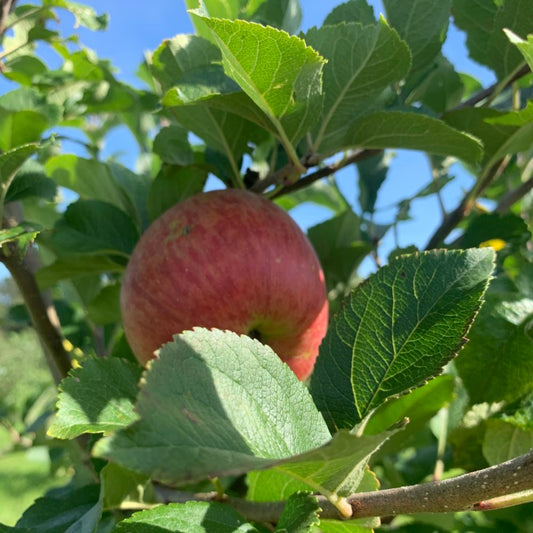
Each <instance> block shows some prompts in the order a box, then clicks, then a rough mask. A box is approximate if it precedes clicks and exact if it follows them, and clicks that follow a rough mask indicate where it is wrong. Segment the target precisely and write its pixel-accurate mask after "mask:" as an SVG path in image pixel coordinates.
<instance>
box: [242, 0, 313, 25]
mask: <svg viewBox="0 0 533 533" xmlns="http://www.w3.org/2000/svg"><path fill="white" fill-rule="evenodd" d="M250 20H251V21H252V22H257V23H259V24H262V25H263V26H274V27H275V28H279V29H280V30H285V31H286V32H287V33H296V32H297V31H298V28H299V27H300V24H301V22H302V9H301V7H300V2H299V0H265V1H263V2H262V3H261V5H260V6H259V7H258V8H257V10H256V11H254V12H253V15H252V17H251V19H250Z"/></svg>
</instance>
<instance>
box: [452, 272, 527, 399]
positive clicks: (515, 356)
mask: <svg viewBox="0 0 533 533" xmlns="http://www.w3.org/2000/svg"><path fill="white" fill-rule="evenodd" d="M526 272H527V271H526ZM502 285H503V286H502ZM532 319H533V299H532V296H531V295H527V294H524V293H523V292H522V291H520V290H519V289H518V287H516V286H515V285H514V284H513V283H511V282H510V281H508V280H506V279H505V278H503V277H501V278H497V279H496V280H495V281H494V282H493V285H492V287H491V288H490V290H489V291H488V292H487V302H486V303H485V305H484V306H483V308H482V310H481V312H480V313H479V316H478V317H477V320H476V322H475V324H474V326H473V327H472V330H471V331H470V334H469V338H470V342H469V343H468V344H467V345H466V346H465V349H464V350H463V351H462V352H461V354H460V356H459V357H458V358H457V361H456V365H457V370H458V371H459V375H460V377H461V379H462V380H463V384H464V386H465V387H466V390H467V391H468V394H469V396H470V400H471V402H472V403H481V402H498V401H506V402H512V401H514V400H517V399H518V398H520V396H522V395H523V394H525V393H527V392H529V391H530V390H531V389H532V388H533V357H531V354H532V353H533V340H532V338H531V334H530V333H529V328H530V327H531V325H530V324H531V320H532Z"/></svg>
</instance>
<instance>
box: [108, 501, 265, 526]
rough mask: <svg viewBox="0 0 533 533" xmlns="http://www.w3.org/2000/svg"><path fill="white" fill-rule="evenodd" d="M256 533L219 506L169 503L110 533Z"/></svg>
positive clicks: (127, 520)
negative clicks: (185, 532) (181, 532)
mask: <svg viewBox="0 0 533 533" xmlns="http://www.w3.org/2000/svg"><path fill="white" fill-rule="evenodd" d="M155 531H157V532H160V533H165V532H168V533H175V532H177V531H190V532H193V531H194V533H214V532H215V531H216V533H257V529H255V528H254V527H253V526H252V525H251V524H249V523H247V522H246V521H245V520H244V518H242V517H241V516H240V515H239V514H238V513H237V512H236V511H234V510H233V509H232V508H231V507H229V506H228V505H224V504H222V503H206V502H187V503H170V504H168V505H162V506H159V507H156V508H155V509H151V510H150V511H141V512H140V513H133V515H132V516H131V517H130V518H126V520H122V521H121V522H119V523H118V524H117V526H116V527H115V529H114V530H113V533H152V532H154V533H155Z"/></svg>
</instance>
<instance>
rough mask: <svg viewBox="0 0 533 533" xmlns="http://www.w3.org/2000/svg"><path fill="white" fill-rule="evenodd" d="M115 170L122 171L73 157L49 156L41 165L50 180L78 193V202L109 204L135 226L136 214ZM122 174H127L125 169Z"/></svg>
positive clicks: (65, 155) (137, 219)
mask: <svg viewBox="0 0 533 533" xmlns="http://www.w3.org/2000/svg"><path fill="white" fill-rule="evenodd" d="M117 167H119V168H121V169H122V168H123V167H120V165H116V166H112V165H108V164H106V163H102V162H101V161H97V160H95V159H84V158H82V157H78V156H76V155H73V154H61V155H57V156H54V157H51V158H50V159H49V160H48V161H47V162H46V165H45V168H46V173H47V174H48V176H49V177H50V178H52V179H53V180H54V181H55V182H56V183H57V184H58V185H60V186H62V187H65V188H67V189H70V190H72V191H74V192H75V193H77V194H79V196H80V198H81V199H82V200H101V201H103V202H107V203H108V204H112V205H114V206H116V207H118V208H119V209H121V210H122V211H124V212H125V213H127V214H128V215H130V216H131V217H132V219H133V220H135V221H137V223H139V222H138V221H139V214H138V213H137V211H136V209H135V206H134V203H133V200H132V198H131V196H130V193H129V192H127V190H126V188H125V187H123V186H122V184H121V183H120V182H119V180H118V179H117V174H118V171H117ZM124 172H127V173H131V171H128V170H127V169H124ZM132 181H133V180H132ZM125 184H126V183H125ZM131 189H134V188H133V187H132V188H131Z"/></svg>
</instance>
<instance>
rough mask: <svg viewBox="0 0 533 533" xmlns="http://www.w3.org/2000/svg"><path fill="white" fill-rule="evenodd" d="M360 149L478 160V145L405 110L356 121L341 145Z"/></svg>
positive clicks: (463, 136)
mask: <svg viewBox="0 0 533 533" xmlns="http://www.w3.org/2000/svg"><path fill="white" fill-rule="evenodd" d="M343 144H344V145H345V146H357V147H361V148H379V149H385V148H406V149H411V150H421V151H424V152H429V153H430V154H438V155H449V156H454V157H457V158H458V159H462V160H463V161H466V162H468V163H475V162H477V161H479V159H480V158H481V155H482V153H483V149H482V145H481V143H480V142H479V141H478V140H477V139H475V138H474V137H472V136H470V135H468V134H467V133H463V132H461V131H459V130H456V129H454V128H451V127H450V126H448V125H447V124H446V123H444V122H442V121H441V120H438V119H436V118H433V117H428V116H426V115H421V114H418V113H410V112H404V111H377V112H375V113H370V114H369V115H365V116H364V117H362V118H360V119H358V120H357V121H356V122H355V124H353V126H352V127H351V128H350V129H349V131H348V132H347V134H346V136H345V140H344V143H343Z"/></svg>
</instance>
